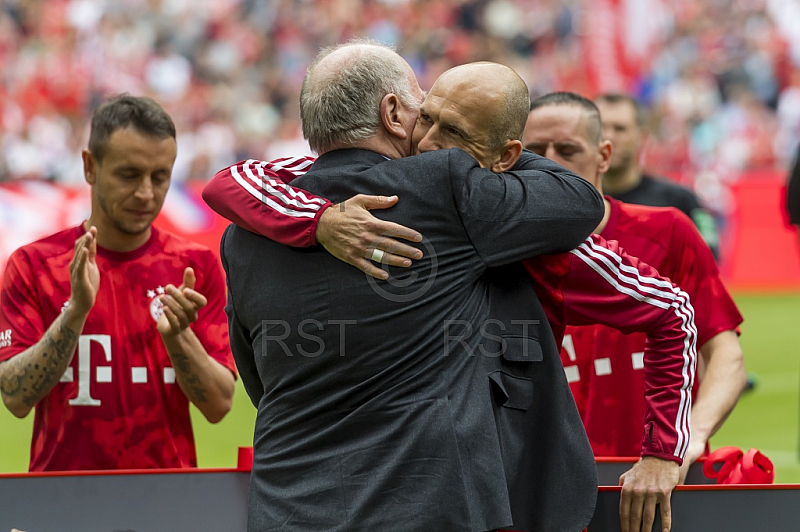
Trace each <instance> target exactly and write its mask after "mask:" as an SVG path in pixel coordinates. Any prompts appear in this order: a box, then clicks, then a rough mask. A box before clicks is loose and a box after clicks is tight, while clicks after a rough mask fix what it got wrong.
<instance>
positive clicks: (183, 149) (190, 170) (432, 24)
mask: <svg viewBox="0 0 800 532" xmlns="http://www.w3.org/2000/svg"><path fill="white" fill-rule="evenodd" d="M602 4H607V5H616V6H619V5H622V4H625V5H628V6H629V8H630V6H634V7H635V6H639V9H640V11H641V13H640V14H639V15H638V16H639V17H642V25H641V27H642V28H647V35H645V37H646V39H647V43H646V44H647V46H646V50H647V53H646V56H644V57H640V61H639V63H637V65H636V68H635V70H634V71H632V72H628V76H627V78H626V79H625V82H624V84H625V86H619V87H607V86H599V85H598V83H597V82H596V81H593V80H592V79H590V76H588V75H587V74H586V72H587V67H586V65H587V60H588V59H587V58H589V57H591V56H592V54H596V53H598V50H596V49H595V48H596V47H597V45H596V43H595V42H594V41H592V39H589V38H587V35H590V34H591V31H592V29H593V27H594V26H593V25H596V24H599V22H598V20H597V19H598V17H597V16H596V12H595V11H593V10H596V9H597V6H599V5H602ZM642 6H644V7H642ZM798 10H800V3H798V0H775V1H772V0H669V1H666V0H516V1H512V0H264V1H260V0H0V121H2V125H1V126H0V181H3V180H13V179H18V178H26V177H34V178H45V179H48V180H54V181H57V182H62V183H67V184H71V183H78V182H81V180H82V172H81V166H80V158H79V152H80V149H81V148H82V147H84V146H85V145H86V139H87V136H88V124H87V119H88V117H89V116H90V114H91V110H92V108H93V106H94V105H95V104H96V103H97V102H98V101H99V100H100V99H101V98H102V97H104V96H106V95H108V94H111V93H117V92H130V93H134V94H149V95H151V96H153V97H154V98H156V99H157V100H159V101H160V102H161V103H162V104H164V106H165V107H166V108H167V110H168V111H169V112H170V113H171V114H172V116H173V117H174V118H175V120H176V124H177V127H178V146H179V156H178V161H177V163H176V168H175V175H174V179H176V180H185V179H207V178H209V177H210V176H211V175H213V173H214V171H215V170H217V169H219V168H221V167H223V166H226V165H228V164H231V163H233V162H235V161H238V160H240V159H244V158H248V157H254V158H267V159H269V158H274V157H278V156H285V155H293V154H304V153H308V147H307V145H306V143H305V141H304V140H303V138H302V134H301V132H300V125H299V113H298V108H297V100H298V93H299V88H300V83H301V81H302V78H303V75H304V73H305V67H306V66H307V64H308V63H309V62H310V61H311V59H312V58H313V57H314V55H315V54H316V53H317V51H318V50H319V48H320V47H322V46H325V45H329V44H333V43H337V42H341V41H344V40H347V39H349V38H351V37H371V38H374V39H377V40H380V41H383V42H389V43H394V44H396V46H397V47H398V49H399V51H400V52H401V54H402V55H403V56H404V57H405V58H406V59H407V60H408V61H409V63H410V64H411V66H412V67H413V68H414V70H415V71H416V72H417V74H418V76H419V79H420V85H421V86H422V87H423V89H427V88H429V87H430V85H431V84H432V82H433V80H434V79H436V77H437V76H438V75H439V74H440V73H441V72H443V71H444V70H446V69H447V68H449V67H450V66H452V65H455V64H458V63H463V62H468V61H474V60H493V61H498V62H502V63H505V64H508V65H510V66H512V67H513V68H514V69H516V70H517V71H518V72H519V73H520V75H522V76H523V78H524V79H525V81H526V82H527V83H528V86H529V87H530V89H531V92H532V94H533V95H534V96H535V95H539V94H542V93H544V92H549V91H553V90H572V91H576V92H581V93H583V94H585V95H587V96H594V94H595V93H597V92H599V91H600V90H607V89H609V88H613V89H616V90H622V91H628V92H631V93H632V94H634V95H635V96H636V97H637V98H638V99H639V100H640V101H641V102H642V103H643V104H644V106H645V108H646V109H647V110H648V111H649V112H648V115H647V116H648V126H649V131H650V133H651V137H650V141H649V142H648V148H647V150H646V166H647V167H648V169H652V170H653V171H656V172H660V173H664V174H668V175H673V176H683V179H684V180H685V184H688V185H692V186H695V188H696V189H697V190H698V192H699V193H700V194H701V196H704V197H705V198H706V199H708V200H710V201H711V202H712V203H715V202H716V200H720V201H721V198H719V197H716V196H715V195H719V194H722V192H721V191H722V190H723V189H724V184H725V183H726V182H727V181H729V180H731V179H736V178H737V176H738V175H739V173H740V171H742V170H749V169H764V168H781V169H783V168H785V167H786V166H788V164H789V163H790V162H791V160H790V159H791V156H792V154H793V152H794V147H795V145H796V143H797V142H798V139H800V39H798V35H795V34H793V32H795V33H797V32H798V31H799V30H798V28H797V27H796V26H797V25H796V24H794V27H793V25H791V24H789V21H791V20H795V21H796V20H798V17H797V16H795V17H792V15H793V14H794V15H797V14H798V13H797V12H798ZM634 15H635V13H634ZM632 20H634V21H635V23H634V24H629V25H630V26H631V27H630V28H623V29H622V31H627V29H636V28H637V27H639V24H638V21H636V19H632ZM645 22H646V24H645ZM617 31H618V32H619V31H620V30H619V29H617ZM640 33H641V32H640ZM636 46H640V45H639V44H637V45H636ZM642 50H643V48H641V46H640V48H639V49H637V50H636V51H637V52H639V53H640V55H641V54H642Z"/></svg>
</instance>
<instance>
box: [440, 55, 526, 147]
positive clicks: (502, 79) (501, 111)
mask: <svg viewBox="0 0 800 532" xmlns="http://www.w3.org/2000/svg"><path fill="white" fill-rule="evenodd" d="M437 87H438V88H441V89H446V90H447V91H448V92H450V93H451V94H461V95H463V96H462V97H459V100H461V101H462V102H464V103H467V102H474V105H471V106H470V108H469V109H466V110H467V111H469V113H470V114H472V115H473V118H474V119H475V120H476V121H478V123H479V124H480V126H481V127H482V128H484V131H485V133H486V138H487V141H488V143H489V146H487V147H489V148H497V147H499V146H501V145H502V144H503V143H505V142H506V141H507V140H521V139H522V133H523V131H524V130H525V120H526V119H527V117H528V109H529V108H530V94H529V93H528V86H527V85H526V84H525V82H524V81H523V80H522V78H521V77H519V75H518V74H517V73H516V72H514V71H513V70H512V69H511V68H509V67H507V66H505V65H501V64H499V63H489V62H478V63H469V64H466V65H460V66H457V67H453V68H451V69H450V70H448V71H447V72H445V73H444V74H442V75H441V76H439V79H437V80H436V83H434V85H433V88H431V93H433V92H434V90H435V89H436V88H437ZM465 107H466V106H465Z"/></svg>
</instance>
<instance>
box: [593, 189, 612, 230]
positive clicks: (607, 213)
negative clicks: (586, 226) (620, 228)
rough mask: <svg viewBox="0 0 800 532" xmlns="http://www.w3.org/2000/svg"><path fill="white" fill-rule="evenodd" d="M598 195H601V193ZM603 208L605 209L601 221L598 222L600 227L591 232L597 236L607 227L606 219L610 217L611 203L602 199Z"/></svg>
mask: <svg viewBox="0 0 800 532" xmlns="http://www.w3.org/2000/svg"><path fill="white" fill-rule="evenodd" d="M600 193H601V194H602V191H601V192H600ZM603 206H604V207H605V212H604V213H603V219H602V220H601V221H600V225H598V226H597V228H596V229H595V230H594V231H592V232H593V233H594V234H596V235H599V234H600V233H602V232H603V229H605V228H606V225H608V218H609V217H610V216H611V203H610V202H609V201H608V200H607V199H605V198H603Z"/></svg>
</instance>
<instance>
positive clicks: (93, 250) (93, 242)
mask: <svg viewBox="0 0 800 532" xmlns="http://www.w3.org/2000/svg"><path fill="white" fill-rule="evenodd" d="M87 249H88V251H89V252H88V254H87V258H88V259H89V262H90V263H92V264H94V263H95V259H96V258H97V228H96V227H94V226H92V230H90V232H89V234H88V246H87Z"/></svg>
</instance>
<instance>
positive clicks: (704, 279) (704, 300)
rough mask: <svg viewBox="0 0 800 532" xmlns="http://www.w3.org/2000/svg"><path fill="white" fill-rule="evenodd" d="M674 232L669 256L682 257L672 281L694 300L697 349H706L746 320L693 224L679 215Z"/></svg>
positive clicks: (676, 216) (676, 217)
mask: <svg viewBox="0 0 800 532" xmlns="http://www.w3.org/2000/svg"><path fill="white" fill-rule="evenodd" d="M670 230H671V231H673V235H672V238H670V239H669V240H668V241H669V244H670V249H669V253H670V254H671V255H672V256H674V257H680V260H679V261H677V262H678V268H677V269H676V270H675V272H674V273H672V276H671V280H672V281H673V282H674V283H675V284H677V285H678V286H680V287H681V288H682V289H684V290H685V291H686V292H687V293H688V294H689V296H690V297H691V301H692V306H693V307H694V309H695V311H696V312H697V317H696V324H697V345H698V346H699V347H702V346H703V344H705V343H706V342H707V341H708V340H710V339H711V338H713V337H714V336H716V335H717V334H719V333H721V332H723V331H728V330H735V329H736V328H737V327H738V326H739V325H740V324H741V323H742V321H743V318H742V315H741V314H740V313H739V309H738V308H737V307H736V304H735V303H734V302H733V299H732V298H731V296H730V294H729V293H728V290H727V289H726V288H725V285H724V283H723V282H722V279H721V278H720V274H719V269H718V268H717V264H716V262H715V260H714V256H713V255H712V254H711V251H710V250H709V249H708V246H706V245H705V243H704V241H703V238H702V236H701V235H700V234H699V233H698V231H697V229H696V228H695V226H694V225H693V224H692V223H691V221H690V220H688V219H687V218H686V217H685V216H683V214H682V213H680V212H676V213H675V219H674V220H673V221H672V223H671V228H670Z"/></svg>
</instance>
